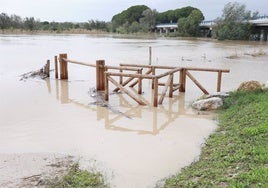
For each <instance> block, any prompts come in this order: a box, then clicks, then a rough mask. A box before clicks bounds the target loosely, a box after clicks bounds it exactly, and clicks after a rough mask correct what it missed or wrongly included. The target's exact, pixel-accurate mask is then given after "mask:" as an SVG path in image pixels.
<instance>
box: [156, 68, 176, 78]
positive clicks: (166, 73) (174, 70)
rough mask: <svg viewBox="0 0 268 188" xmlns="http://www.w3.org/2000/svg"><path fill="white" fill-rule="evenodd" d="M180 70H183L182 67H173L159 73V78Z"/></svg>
mask: <svg viewBox="0 0 268 188" xmlns="http://www.w3.org/2000/svg"><path fill="white" fill-rule="evenodd" d="M180 70H181V68H174V69H172V70H170V71H167V72H165V73H162V74H159V75H157V78H163V77H165V76H167V75H170V74H174V73H176V72H179V71H180Z"/></svg>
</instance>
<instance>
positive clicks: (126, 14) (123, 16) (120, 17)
mask: <svg viewBox="0 0 268 188" xmlns="http://www.w3.org/2000/svg"><path fill="white" fill-rule="evenodd" d="M146 9H149V7H147V6H145V5H136V6H131V7H129V8H128V9H127V10H124V11H122V12H121V13H119V14H116V15H114V16H113V18H112V24H113V30H114V31H115V30H116V29H117V28H119V27H120V26H121V27H122V26H124V27H125V26H127V25H128V26H130V25H131V24H132V23H133V22H139V20H140V18H142V17H143V15H142V13H143V11H145V10H146ZM126 29H128V28H126ZM120 30H121V29H120Z"/></svg>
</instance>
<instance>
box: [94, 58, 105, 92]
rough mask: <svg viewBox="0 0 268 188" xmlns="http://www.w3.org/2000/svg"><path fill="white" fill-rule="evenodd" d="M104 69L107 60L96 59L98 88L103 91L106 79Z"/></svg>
mask: <svg viewBox="0 0 268 188" xmlns="http://www.w3.org/2000/svg"><path fill="white" fill-rule="evenodd" d="M104 71H105V61H104V60H97V61H96V89H97V91H103V90H104V89H105V88H104V87H105V83H104V81H105V79H104Z"/></svg>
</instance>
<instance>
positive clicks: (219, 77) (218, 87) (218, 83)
mask: <svg viewBox="0 0 268 188" xmlns="http://www.w3.org/2000/svg"><path fill="white" fill-rule="evenodd" d="M221 79H222V71H219V72H218V82H217V92H220V91H221Z"/></svg>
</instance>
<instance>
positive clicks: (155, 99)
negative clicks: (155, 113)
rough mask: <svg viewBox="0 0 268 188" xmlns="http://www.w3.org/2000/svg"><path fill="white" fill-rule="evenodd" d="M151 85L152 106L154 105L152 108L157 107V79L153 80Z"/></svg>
mask: <svg viewBox="0 0 268 188" xmlns="http://www.w3.org/2000/svg"><path fill="white" fill-rule="evenodd" d="M153 85H154V99H153V105H154V107H157V105H158V78H157V77H155V78H154V79H153Z"/></svg>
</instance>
